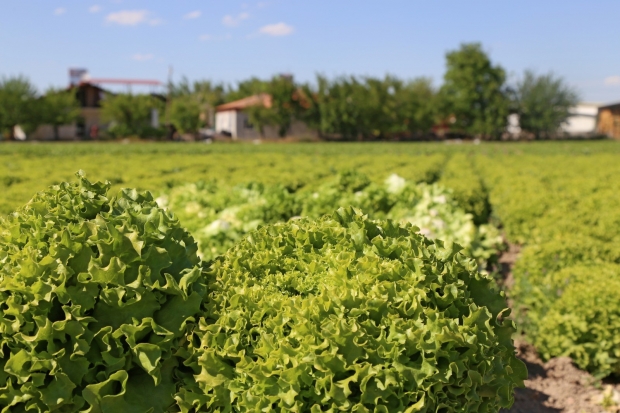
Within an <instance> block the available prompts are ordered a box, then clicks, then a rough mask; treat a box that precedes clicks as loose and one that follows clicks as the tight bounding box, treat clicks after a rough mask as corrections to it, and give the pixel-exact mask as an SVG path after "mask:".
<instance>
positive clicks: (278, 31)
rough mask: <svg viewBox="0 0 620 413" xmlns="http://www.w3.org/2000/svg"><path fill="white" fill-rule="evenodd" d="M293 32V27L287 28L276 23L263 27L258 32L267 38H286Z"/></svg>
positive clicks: (286, 25)
mask: <svg viewBox="0 0 620 413" xmlns="http://www.w3.org/2000/svg"><path fill="white" fill-rule="evenodd" d="M293 30H294V29H293V26H289V25H288V24H286V23H276V24H268V25H267V26H263V27H261V28H260V29H259V30H258V32H259V33H261V34H266V35H269V36H287V35H289V34H291V33H293Z"/></svg>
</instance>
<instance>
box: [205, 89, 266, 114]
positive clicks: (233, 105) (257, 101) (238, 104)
mask: <svg viewBox="0 0 620 413" xmlns="http://www.w3.org/2000/svg"><path fill="white" fill-rule="evenodd" d="M257 105H263V106H264V107H266V108H270V107H271V95H269V94H267V93H260V94H258V95H252V96H248V97H247V98H243V99H239V100H234V101H232V102H228V103H224V104H223V105H219V106H216V107H215V110H216V111H217V112H223V111H225V110H243V109H246V108H249V107H250V106H257Z"/></svg>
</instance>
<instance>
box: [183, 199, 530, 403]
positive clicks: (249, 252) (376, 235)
mask: <svg viewBox="0 0 620 413" xmlns="http://www.w3.org/2000/svg"><path fill="white" fill-rule="evenodd" d="M416 231H417V228H415V227H413V226H411V225H406V226H399V225H398V224H396V223H394V222H392V221H372V220H369V219H368V218H367V217H366V216H364V215H362V214H361V213H360V212H358V211H356V210H354V209H352V208H347V209H343V208H341V209H339V210H338V211H337V213H336V214H334V215H333V216H326V217H323V218H321V219H319V220H317V221H312V220H310V219H307V218H302V219H299V220H294V221H289V222H288V223H279V224H274V225H268V226H265V227H263V228H260V229H259V230H258V231H256V232H253V233H251V234H250V235H249V236H248V237H247V238H245V239H243V240H242V241H240V242H239V243H237V244H236V245H235V246H234V247H233V248H232V249H230V250H229V251H228V252H227V253H226V254H225V255H223V256H221V257H219V258H217V259H216V260H215V262H214V263H213V264H212V267H211V269H210V270H209V276H210V284H209V289H210V294H209V302H208V304H207V311H206V314H205V315H204V318H202V319H201V320H200V322H199V324H198V325H197V327H196V329H195V330H194V332H193V337H192V338H191V339H189V340H188V343H190V346H189V347H188V349H187V354H186V357H187V361H186V362H185V364H186V365H187V366H189V367H191V368H193V370H194V374H195V377H196V383H195V384H188V385H187V386H185V387H184V388H183V389H182V390H181V391H180V393H179V395H178V396H177V401H178V402H179V405H180V406H181V408H182V410H183V411H194V410H192V409H195V411H199V410H200V409H203V410H206V409H208V410H209V411H239V412H240V411H297V412H302V411H311V412H322V411H357V412H370V411H374V412H405V411H406V412H434V411H442V412H445V413H449V412H497V411H498V409H499V408H500V407H508V406H510V405H511V404H512V400H513V399H512V397H513V396H512V392H513V389H514V387H515V386H519V385H522V380H523V379H524V378H525V376H526V371H525V367H524V365H523V364H522V363H521V362H520V361H519V360H518V359H517V358H516V357H515V355H514V348H513V344H512V341H511V334H512V333H513V331H514V325H513V323H512V322H511V321H509V320H507V319H505V318H504V317H505V316H507V315H508V313H509V310H508V309H507V308H506V304H505V301H504V298H503V297H502V294H501V293H499V292H497V291H496V290H494V289H493V280H492V279H491V278H490V277H488V276H487V275H484V274H481V273H479V272H478V271H477V266H476V263H475V261H473V260H471V259H468V258H467V257H465V256H464V255H462V254H461V253H459V249H460V247H459V246H458V245H456V244H452V243H446V244H444V243H442V242H441V241H431V240H429V239H427V238H425V237H423V236H422V235H419V234H417V233H416Z"/></svg>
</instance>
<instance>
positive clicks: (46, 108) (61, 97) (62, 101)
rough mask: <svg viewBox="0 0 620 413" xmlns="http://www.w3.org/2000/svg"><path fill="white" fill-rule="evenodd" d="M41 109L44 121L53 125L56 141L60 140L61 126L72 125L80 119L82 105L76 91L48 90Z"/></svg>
mask: <svg viewBox="0 0 620 413" xmlns="http://www.w3.org/2000/svg"><path fill="white" fill-rule="evenodd" d="M40 108H41V118H42V121H43V123H47V124H50V125H52V127H53V128H54V139H56V140H57V139H59V133H58V129H59V127H60V126H62V125H68V124H71V123H73V122H75V121H77V120H78V118H79V117H80V103H79V102H78V100H77V99H76V97H75V91H74V90H66V89H54V88H51V89H48V90H47V92H46V93H45V96H43V99H42V102H41V106H40Z"/></svg>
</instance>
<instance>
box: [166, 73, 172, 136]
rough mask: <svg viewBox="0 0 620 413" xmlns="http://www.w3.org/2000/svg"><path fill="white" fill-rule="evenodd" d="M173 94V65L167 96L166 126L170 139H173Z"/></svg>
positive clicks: (169, 74)
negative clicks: (171, 104)
mask: <svg viewBox="0 0 620 413" xmlns="http://www.w3.org/2000/svg"><path fill="white" fill-rule="evenodd" d="M171 94H172V65H170V67H169V68H168V95H167V96H166V128H167V129H168V139H172V128H171V127H170V99H171Z"/></svg>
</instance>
